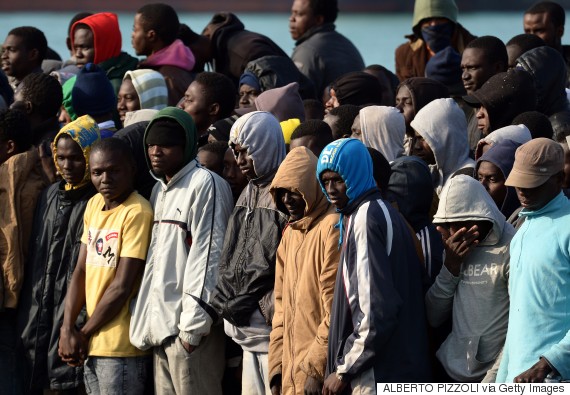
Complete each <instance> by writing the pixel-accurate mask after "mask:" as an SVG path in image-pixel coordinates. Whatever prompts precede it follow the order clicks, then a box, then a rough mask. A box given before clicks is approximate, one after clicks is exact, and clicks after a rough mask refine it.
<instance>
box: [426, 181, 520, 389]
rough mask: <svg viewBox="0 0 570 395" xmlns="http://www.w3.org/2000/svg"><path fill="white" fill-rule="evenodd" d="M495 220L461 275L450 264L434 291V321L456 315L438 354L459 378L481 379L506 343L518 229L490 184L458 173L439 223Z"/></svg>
mask: <svg viewBox="0 0 570 395" xmlns="http://www.w3.org/2000/svg"><path fill="white" fill-rule="evenodd" d="M461 221H490V222H492V223H493V228H492V229H491V230H490V231H489V234H488V235H487V236H486V237H485V238H484V239H483V240H482V241H481V242H480V243H479V245H478V246H477V247H475V248H473V250H472V251H471V253H470V254H469V255H468V256H467V258H466V259H465V260H464V262H463V263H462V264H461V271H460V274H459V276H458V277H455V276H453V275H452V274H451V273H450V272H449V270H448V269H447V268H446V267H445V265H444V266H443V267H442V268H441V271H440V273H439V275H438V276H437V278H436V280H435V283H434V284H433V285H432V286H431V288H430V289H429V290H428V292H427V294H426V297H425V300H426V313H427V318H428V322H429V324H430V325H431V326H433V327H437V326H439V325H441V324H442V323H443V322H444V321H445V320H446V319H447V318H448V317H449V315H450V314H451V316H452V320H453V323H452V325H453V327H452V330H451V333H450V334H449V336H448V337H447V339H446V340H445V341H444V342H443V344H442V345H441V347H440V348H439V350H438V351H437V353H436V356H437V358H438V359H439V361H440V362H441V364H442V365H443V367H444V368H445V370H446V372H447V374H449V376H450V377H451V378H453V379H454V380H457V381H459V382H478V381H481V380H482V379H483V377H484V376H485V374H486V373H487V371H488V370H489V369H491V367H492V366H493V364H494V363H495V360H496V358H497V355H498V354H499V352H500V351H501V349H502V347H503V344H504V342H505V337H506V334H507V324H508V318H509V292H508V276H509V250H508V245H509V242H510V241H511V238H512V237H513V236H514V234H515V230H514V229H513V227H512V226H511V225H509V224H508V223H507V222H506V221H505V217H504V216H503V214H501V212H500V211H499V209H498V208H497V205H496V204H495V203H494V202H493V200H492V199H491V196H490V195H489V194H488V193H487V191H486V190H485V188H484V187H483V186H482V185H481V184H480V183H479V182H478V181H477V180H475V179H474V178H472V177H469V176H466V175H458V176H456V177H453V178H452V179H451V180H449V182H448V183H447V184H446V186H445V187H444V188H443V191H442V193H441V199H440V201H439V207H438V210H437V213H436V214H435V217H434V219H433V223H434V224H445V223H451V222H461Z"/></svg>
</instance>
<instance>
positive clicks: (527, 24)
mask: <svg viewBox="0 0 570 395" xmlns="http://www.w3.org/2000/svg"><path fill="white" fill-rule="evenodd" d="M523 28H524V32H525V34H534V35H535V36H538V37H540V38H542V39H543V40H544V42H545V43H546V45H548V46H549V47H552V48H558V47H560V41H561V39H562V35H563V34H564V26H561V27H556V26H554V23H553V22H552V18H551V17H550V15H549V14H548V13H546V12H544V13H541V14H524V17H523Z"/></svg>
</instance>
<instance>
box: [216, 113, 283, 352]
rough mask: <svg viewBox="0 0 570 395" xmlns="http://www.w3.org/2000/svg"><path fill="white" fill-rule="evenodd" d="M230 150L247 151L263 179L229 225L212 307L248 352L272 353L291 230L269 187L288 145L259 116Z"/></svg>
mask: <svg viewBox="0 0 570 395" xmlns="http://www.w3.org/2000/svg"><path fill="white" fill-rule="evenodd" d="M230 144H231V145H239V146H240V147H241V148H245V149H246V150H247V154H248V155H249V156H250V157H251V159H252V160H253V168H254V170H255V174H256V175H257V178H255V179H251V180H249V183H248V184H247V186H246V187H245V189H244V190H243V191H242V193H241V195H240V197H239V198H238V200H237V202H236V206H235V208H234V210H233V212H232V215H231V217H230V219H229V223H228V229H227V231H226V236H225V239H224V247H223V251H222V259H221V262H222V263H221V265H220V274H219V279H218V285H217V287H216V294H215V296H214V299H213V301H212V304H213V306H214V308H215V309H216V311H217V312H218V314H220V315H221V316H222V317H223V318H224V320H225V330H226V334H227V335H228V336H231V337H232V338H233V339H234V341H235V342H236V343H238V344H239V345H240V346H241V347H242V348H243V349H244V350H246V351H250V352H262V353H266V352H267V351H268V347H269V333H270V332H271V320H272V318H273V287H274V285H275V259H276V255H277V247H278V245H279V242H280V240H281V236H282V234H283V230H284V229H285V225H286V224H287V216H286V215H285V214H284V213H282V212H281V211H279V210H278V209H277V206H276V205H275V203H274V202H273V199H272V198H271V195H270V193H269V187H270V185H271V182H272V181H273V177H274V176H275V173H276V172H277V169H278V168H279V165H280V164H281V162H282V161H283V159H284V158H285V141H284V140H283V134H282V131H281V126H280V125H279V122H278V121H277V119H276V118H275V117H274V116H273V115H271V114H270V113H268V112H263V111H254V112H250V113H248V114H245V115H243V116H242V117H240V118H239V119H238V120H237V121H236V122H235V123H234V124H233V126H232V129H231V131H230Z"/></svg>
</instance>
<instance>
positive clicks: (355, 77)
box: [331, 71, 382, 106]
mask: <svg viewBox="0 0 570 395" xmlns="http://www.w3.org/2000/svg"><path fill="white" fill-rule="evenodd" d="M331 89H334V91H335V95H336V97H337V99H338V102H339V103H340V104H354V105H356V106H361V105H364V104H378V105H379V104H382V85H380V81H378V78H376V77H374V76H373V75H371V74H368V73H365V72H364V71H353V72H351V73H347V74H344V75H342V76H340V77H339V78H337V79H336V80H335V81H333V83H332V84H331Z"/></svg>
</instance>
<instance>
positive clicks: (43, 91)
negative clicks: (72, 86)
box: [21, 73, 63, 119]
mask: <svg viewBox="0 0 570 395" xmlns="http://www.w3.org/2000/svg"><path fill="white" fill-rule="evenodd" d="M21 85H22V96H23V98H24V99H25V100H27V101H29V102H30V103H32V106H33V109H34V112H37V114H39V115H40V116H41V117H42V118H44V119H48V118H51V117H54V116H56V115H57V113H58V112H59V109H60V108H61V103H62V102H63V91H62V88H61V85H60V84H59V82H58V80H57V78H55V77H54V76H52V75H49V74H44V73H32V74H28V75H27V76H25V77H24V79H23V80H22V82H21Z"/></svg>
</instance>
